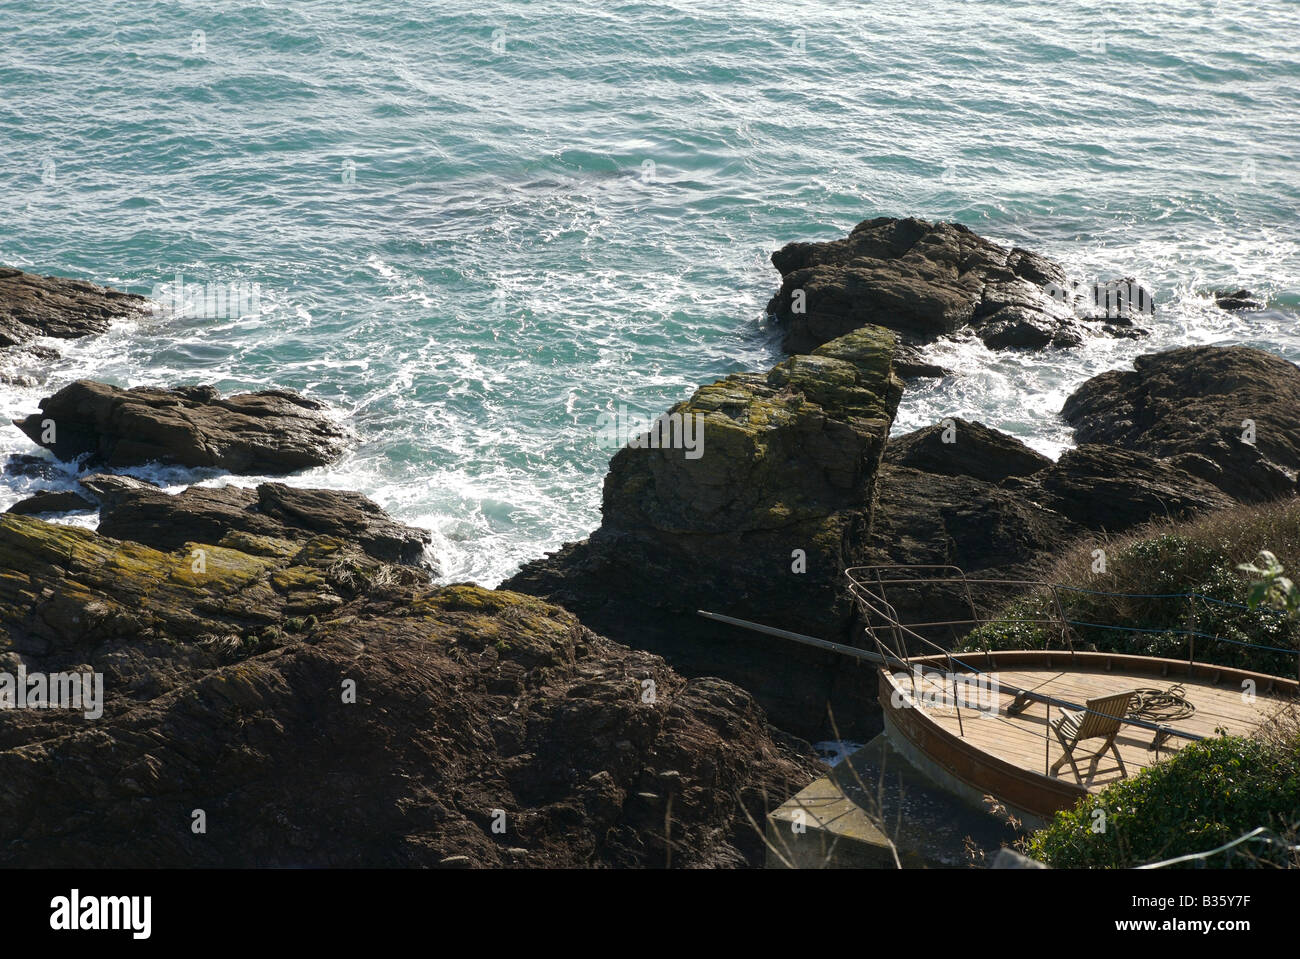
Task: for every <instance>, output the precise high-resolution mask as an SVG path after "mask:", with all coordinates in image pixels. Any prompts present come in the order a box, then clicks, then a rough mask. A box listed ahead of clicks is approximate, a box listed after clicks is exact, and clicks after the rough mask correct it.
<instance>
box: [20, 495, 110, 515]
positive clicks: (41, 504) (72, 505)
mask: <svg viewBox="0 0 1300 959" xmlns="http://www.w3.org/2000/svg"><path fill="white" fill-rule="evenodd" d="M94 508H95V504H94V503H92V502H91V501H90V500H88V499H86V498H85V497H84V496H79V495H77V494H76V493H71V492H53V491H50V490H45V491H42V492H40V493H36V494H34V495H32V496H29V497H27V498H26V499H24V500H19V501H18V502H17V503H14V505H13V506H10V507H9V509H8V511H7V512H10V513H18V514H20V515H25V516H30V515H33V514H36V513H75V512H79V511H83V510H93V509H94Z"/></svg>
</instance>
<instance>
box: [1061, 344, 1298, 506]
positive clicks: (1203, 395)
mask: <svg viewBox="0 0 1300 959" xmlns="http://www.w3.org/2000/svg"><path fill="white" fill-rule="evenodd" d="M1133 366H1134V369H1133V370H1129V371H1119V370H1112V371H1110V372H1107V373H1102V374H1101V375H1100V376H1095V377H1093V378H1092V379H1091V380H1089V381H1088V382H1087V383H1084V384H1083V386H1081V387H1079V389H1077V390H1075V392H1074V393H1073V394H1071V396H1070V397H1069V398H1068V399H1067V400H1066V401H1065V406H1064V408H1063V409H1062V411H1061V415H1062V416H1063V417H1064V418H1065V420H1066V422H1068V423H1069V424H1070V425H1071V426H1073V427H1074V435H1075V438H1076V439H1077V440H1078V441H1079V442H1080V443H1110V444H1113V445H1116V446H1120V447H1123V448H1124V449H1129V450H1136V451H1139V452H1144V453H1149V454H1150V455H1152V456H1157V457H1162V458H1167V459H1168V460H1169V461H1170V463H1172V464H1173V465H1174V466H1177V467H1178V468H1180V469H1182V470H1184V471H1186V472H1188V473H1190V474H1192V475H1194V476H1196V477H1199V478H1200V479H1202V480H1204V481H1206V482H1208V483H1210V484H1212V485H1213V486H1216V487H1218V488H1219V489H1220V490H1222V491H1223V492H1224V493H1226V494H1228V495H1229V496H1231V497H1233V498H1234V499H1237V500H1240V501H1242V502H1260V501H1263V500H1267V499H1272V498H1274V497H1278V496H1287V495H1294V494H1295V492H1296V473H1297V470H1300V416H1298V415H1297V413H1298V412H1300V369H1297V368H1296V366H1295V364H1294V363H1290V362H1288V361H1286V360H1284V359H1281V358H1280V357H1277V356H1273V355H1272V354H1269V353H1265V352H1263V351H1261V350H1255V349H1250V348H1249V347H1244V346H1228V347H1222V346H1193V347H1184V348H1182V349H1176V350H1168V351H1166V352H1163V353H1149V354H1146V355H1144V356H1140V357H1138V358H1137V359H1136V360H1134V362H1133ZM1247 420H1249V421H1250V422H1251V424H1253V435H1252V434H1251V433H1250V425H1249V424H1247V423H1246V421H1247ZM1248 439H1253V440H1254V442H1253V443H1251V442H1248V441H1247V440H1248Z"/></svg>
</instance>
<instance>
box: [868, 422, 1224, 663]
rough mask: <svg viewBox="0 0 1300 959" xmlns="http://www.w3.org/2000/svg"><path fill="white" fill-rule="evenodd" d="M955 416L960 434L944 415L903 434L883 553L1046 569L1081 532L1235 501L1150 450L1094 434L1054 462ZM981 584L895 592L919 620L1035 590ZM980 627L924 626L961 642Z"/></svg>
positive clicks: (908, 614) (889, 467) (985, 608)
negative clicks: (948, 437) (1095, 440)
mask: <svg viewBox="0 0 1300 959" xmlns="http://www.w3.org/2000/svg"><path fill="white" fill-rule="evenodd" d="M953 427H954V430H953V440H954V441H953V442H951V443H943V442H942V434H943V429H944V428H943V427H941V426H940V427H935V426H931V427H926V428H925V429H923V430H918V431H917V432H915V433H909V434H907V435H906V436H901V437H898V438H896V439H894V440H891V442H890V444H889V448H888V449H887V450H886V452H885V465H884V466H882V467H881V471H880V478H879V481H878V484H877V485H878V488H879V499H878V502H877V506H876V512H875V519H874V523H873V527H872V542H871V550H870V563H871V564H891V563H893V564H902V565H932V566H934V565H938V566H942V565H951V566H957V567H960V568H961V569H962V570H963V571H964V572H965V573H966V574H967V576H968V577H971V578H973V579H985V580H988V579H1001V580H1020V579H1034V578H1038V577H1041V576H1042V575H1043V567H1044V566H1045V565H1049V564H1050V562H1051V560H1052V559H1053V558H1054V557H1055V556H1056V555H1058V553H1059V551H1060V549H1061V547H1062V545H1063V544H1066V543H1068V542H1070V541H1071V540H1074V539H1077V538H1079V537H1082V536H1087V535H1088V534H1090V533H1095V534H1103V533H1120V532H1124V531H1125V530H1128V529H1132V528H1133V527H1135V526H1138V525H1140V524H1142V523H1146V522H1149V521H1151V520H1159V519H1165V518H1171V519H1181V518H1186V517H1190V516H1193V515H1196V514H1198V513H1202V512H1208V511H1210V510H1214V509H1223V508H1226V507H1228V506H1231V505H1233V500H1232V499H1231V498H1229V497H1228V496H1226V495H1224V494H1223V493H1222V492H1221V491H1219V490H1218V489H1216V488H1215V487H1213V486H1211V485H1210V484H1209V483H1206V482H1204V481H1203V480H1200V479H1198V478H1196V477H1194V476H1191V475H1190V474H1188V473H1186V472H1184V471H1183V470H1181V469H1179V468H1178V467H1177V466H1175V465H1173V463H1171V462H1170V461H1168V460H1162V459H1157V458H1155V457H1153V456H1149V455H1147V454H1145V453H1138V452H1133V451H1129V450H1124V449H1119V448H1117V447H1112V446H1103V445H1084V446H1080V447H1079V448H1077V449H1074V450H1068V451H1066V452H1065V453H1064V454H1063V455H1062V456H1061V458H1060V459H1059V460H1058V461H1056V462H1055V463H1053V462H1052V461H1051V460H1049V459H1047V458H1046V457H1040V456H1039V455H1038V454H1037V453H1034V452H1033V451H1032V450H1028V449H1027V448H1025V447H1023V446H1022V444H1020V442H1019V441H1018V440H1016V439H1015V438H1014V437H1011V436H1008V435H1006V434H1004V433H1000V432H999V431H997V430H993V429H989V428H988V427H985V426H983V425H982V424H979V423H968V422H965V421H964V420H955V421H954V423H953ZM1099 542H1100V537H1099ZM935 575H936V576H943V575H945V574H942V573H938V572H936V573H935ZM948 575H951V574H948ZM969 588H970V590H971V593H970V595H969V596H968V595H967V593H966V591H965V590H966V585H964V584H961V585H943V584H939V585H935V586H931V587H927V588H926V589H924V590H917V589H908V588H905V587H891V588H890V592H889V594H888V596H887V598H888V599H889V601H890V602H891V603H892V604H893V605H894V606H895V607H896V609H897V610H898V613H899V615H900V617H901V618H902V619H903V620H904V621H906V622H911V623H919V622H935V621H954V620H970V619H972V618H974V616H975V614H976V613H978V614H980V615H988V614H991V613H994V612H996V610H997V609H998V607H999V606H1000V605H1001V604H1002V603H1003V602H1005V601H1006V600H1007V599H1009V598H1011V597H1013V596H1015V595H1017V594H1019V593H1021V592H1023V589H1022V588H1021V587H1019V586H1017V585H1015V584H984V583H974V584H970V586H969ZM972 599H973V600H974V602H975V605H976V611H975V612H974V613H973V612H972V610H971V600H972ZM968 628H969V626H961V627H957V628H944V629H934V630H929V631H922V632H923V634H926V635H927V637H928V638H930V639H932V640H934V641H936V642H951V641H952V639H954V638H956V637H957V636H960V635H961V634H963V633H965V632H966V631H967V629H968Z"/></svg>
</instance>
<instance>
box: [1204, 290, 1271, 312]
mask: <svg viewBox="0 0 1300 959" xmlns="http://www.w3.org/2000/svg"><path fill="white" fill-rule="evenodd" d="M1214 303H1215V305H1216V306H1218V307H1219V309H1221V310H1261V309H1263V308H1264V304H1263V303H1261V302H1260V300H1259V299H1258V298H1257V297H1256V296H1255V294H1254V293H1252V292H1250V290H1247V289H1244V288H1243V289H1237V290H1215V291H1214Z"/></svg>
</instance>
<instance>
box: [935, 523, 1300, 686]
mask: <svg viewBox="0 0 1300 959" xmlns="http://www.w3.org/2000/svg"><path fill="white" fill-rule="evenodd" d="M1270 540H1271V541H1273V542H1277V543H1279V544H1280V546H1279V547H1278V549H1279V554H1278V555H1279V557H1280V559H1278V560H1277V562H1279V563H1280V562H1287V563H1290V564H1292V565H1293V566H1300V504H1297V503H1296V502H1295V501H1294V500H1287V501H1283V502H1278V503H1272V504H1266V505H1263V506H1249V507H1239V508H1236V509H1232V510H1225V511H1223V512H1221V513H1215V514H1211V515H1209V516H1206V517H1201V518H1200V519H1197V520H1192V521H1188V522H1182V523H1167V524H1162V526H1160V527H1153V528H1150V529H1148V530H1146V531H1140V532H1138V533H1136V534H1131V535H1129V536H1125V537H1122V538H1119V539H1113V540H1110V541H1109V542H1106V543H1104V544H1099V543H1096V542H1092V541H1090V540H1087V541H1082V542H1080V543H1078V544H1076V546H1075V547H1074V548H1072V549H1070V550H1067V551H1066V552H1065V553H1064V554H1063V555H1062V556H1061V557H1060V558H1059V560H1058V561H1057V562H1056V563H1055V564H1054V565H1053V566H1052V567H1050V568H1049V569H1046V570H1044V571H1043V574H1042V578H1043V579H1045V580H1047V581H1048V582H1053V583H1056V584H1058V587H1059V588H1058V590H1057V596H1058V597H1059V599H1060V603H1061V608H1062V611H1063V612H1064V614H1065V618H1066V619H1067V620H1069V621H1070V622H1071V624H1072V625H1071V637H1072V640H1073V643H1074V647H1075V648H1076V649H1085V650H1098V651H1101V652H1116V653H1132V654H1135V655H1141V656H1162V657H1167V658H1170V659H1187V658H1188V657H1189V655H1191V654H1193V653H1194V654H1195V658H1196V660H1197V661H1198V662H1210V663H1218V664H1220V665H1223V666H1233V667H1238V668H1242V669H1251V670H1256V671H1258V672H1263V673H1271V674H1274V675H1281V676H1292V675H1295V673H1296V665H1297V654H1296V653H1295V652H1289V650H1296V649H1297V648H1300V622H1297V620H1296V619H1295V618H1293V617H1291V616H1288V615H1286V614H1285V612H1283V611H1280V610H1276V609H1271V608H1267V607H1261V606H1260V604H1259V597H1258V596H1257V595H1255V594H1257V593H1258V592H1259V590H1258V589H1257V588H1255V589H1254V590H1253V592H1252V589H1253V583H1252V575H1251V574H1252V570H1251V569H1249V568H1244V567H1242V568H1239V567H1240V566H1241V564H1242V562H1243V561H1244V560H1249V559H1253V558H1255V557H1256V555H1257V554H1258V553H1259V551H1260V550H1261V549H1262V548H1263V546H1262V545H1261V544H1266V543H1268V542H1269V541H1270ZM1098 546H1104V549H1105V551H1106V570H1105V572H1094V561H1093V552H1092V551H1093V550H1094V549H1096V548H1098ZM1260 572H1261V571H1260V570H1258V569H1256V570H1254V573H1256V574H1259V573H1260ZM1187 593H1194V594H1198V595H1199V596H1203V597H1205V599H1190V600H1189V599H1187V598H1185V597H1184V596H1182V595H1177V596H1169V595H1167V594H1187ZM1252 606H1254V608H1251V607H1252ZM1055 617H1056V608H1055V600H1054V599H1053V597H1052V595H1051V593H1049V592H1047V591H1039V592H1035V593H1033V594H1030V595H1028V596H1024V597H1021V598H1020V599H1017V600H1016V601H1015V602H1013V603H1012V604H1011V605H1010V606H1008V607H1007V608H1006V609H1005V610H1004V611H1003V612H1002V615H1001V616H1000V617H999V621H997V622H994V623H988V624H985V625H984V626H981V627H979V628H977V629H975V630H973V631H972V632H971V633H969V634H968V635H967V636H966V637H965V639H964V640H963V641H962V642H961V644H960V645H959V646H958V650H959V651H964V650H986V649H1043V648H1048V647H1051V648H1059V647H1060V646H1062V642H1061V638H1060V633H1059V630H1058V629H1057V628H1055V627H1053V626H1050V625H1043V624H1040V623H1033V622H1023V621H1024V620H1045V619H1054V618H1055ZM1190 632H1195V633H1200V634H1204V635H1200V636H1195V637H1192V636H1191V635H1190ZM1209 637H1217V638H1209ZM1263 646H1271V647H1274V648H1276V649H1282V650H1288V652H1280V653H1279V652H1274V651H1270V650H1266V649H1262V648H1260V647H1263Z"/></svg>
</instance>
